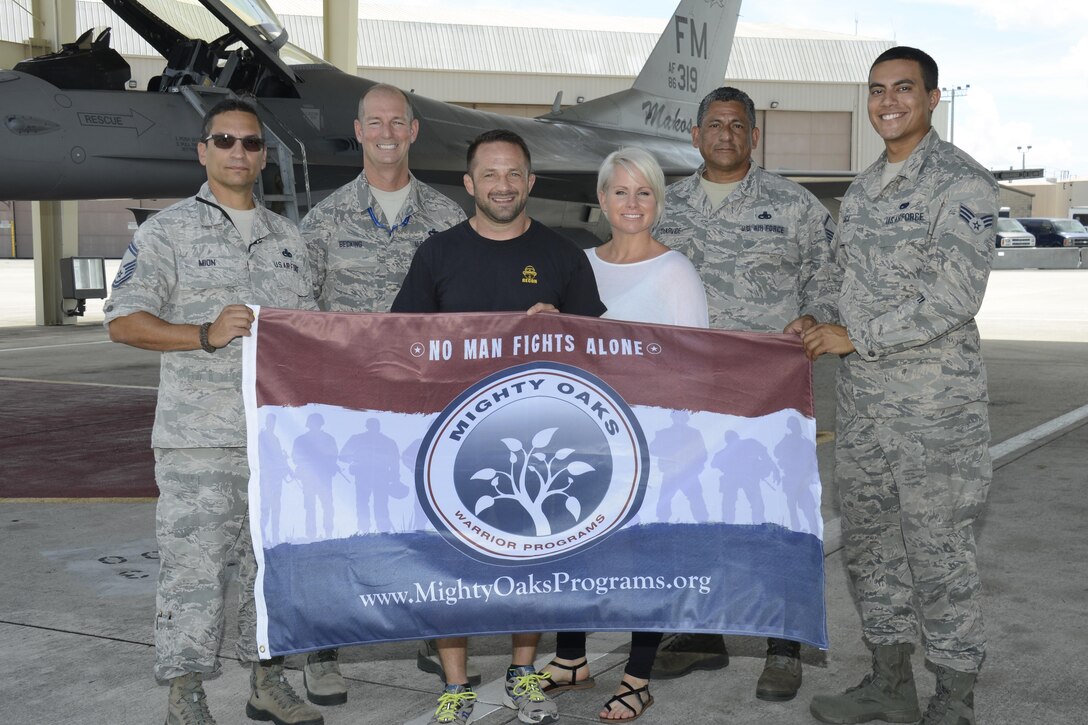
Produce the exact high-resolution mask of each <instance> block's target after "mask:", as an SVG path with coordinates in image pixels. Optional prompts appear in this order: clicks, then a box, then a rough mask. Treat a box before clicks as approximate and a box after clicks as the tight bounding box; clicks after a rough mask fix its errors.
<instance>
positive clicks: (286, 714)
mask: <svg viewBox="0 0 1088 725" xmlns="http://www.w3.org/2000/svg"><path fill="white" fill-rule="evenodd" d="M249 685H250V695H249V702H247V703H246V716H247V717H249V719H250V720H271V721H272V722H274V723H276V725H325V718H324V717H322V715H321V713H320V712H318V711H317V710H316V709H315V708H313V707H311V706H310V705H308V704H306V703H305V702H304V701H303V700H302V698H300V697H299V696H298V695H296V694H295V691H294V690H293V689H291V684H290V683H289V682H287V677H286V676H285V675H284V674H283V658H282V657H277V658H276V659H274V660H263V661H261V662H254V663H253V672H252V673H251V674H250V676H249Z"/></svg>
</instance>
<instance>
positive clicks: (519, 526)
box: [416, 362, 649, 564]
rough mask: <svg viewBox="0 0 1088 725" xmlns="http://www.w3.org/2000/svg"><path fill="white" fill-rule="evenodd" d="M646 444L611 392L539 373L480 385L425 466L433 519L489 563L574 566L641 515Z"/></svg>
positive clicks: (456, 405) (421, 482)
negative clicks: (569, 562)
mask: <svg viewBox="0 0 1088 725" xmlns="http://www.w3.org/2000/svg"><path fill="white" fill-rule="evenodd" d="M648 475H649V457H648V453H647V446H646V437H645V435H644V434H643V432H642V428H641V427H640V426H639V424H638V420H636V419H635V417H634V415H633V414H632V413H631V409H630V408H629V407H628V405H627V403H625V402H624V401H623V399H622V398H620V396H619V395H617V394H616V391H614V390H612V388H610V387H609V386H608V385H607V384H605V383H604V381H602V380H600V379H599V378H597V377H596V376H594V375H590V374H589V373H587V372H585V371H584V370H579V369H578V368H576V367H572V366H570V365H560V364H558V363H550V362H536V363H528V364H525V365H519V366H517V367H512V368H508V369H506V370H502V371H500V372H498V373H495V374H494V375H491V376H489V377H487V378H485V379H484V380H481V381H480V382H478V383H476V384H475V385H473V386H472V387H471V388H469V389H468V390H466V391H465V392H464V393H462V394H461V395H460V396H458V397H457V399H456V400H454V401H453V402H452V403H450V404H449V405H448V406H447V407H446V409H445V410H443V411H442V413H441V414H440V415H439V416H438V418H437V419H436V420H435V422H434V423H433V424H432V425H431V428H430V430H429V431H428V432H427V436H426V438H425V439H424V441H423V444H422V445H421V446H420V449H419V458H418V459H417V461H416V489H417V493H418V496H419V501H420V503H421V504H422V506H423V509H424V511H425V512H426V513H427V516H428V517H429V518H430V520H431V522H432V523H433V524H434V526H435V528H437V529H438V530H439V531H440V532H445V534H446V535H447V538H448V540H450V541H452V542H453V543H454V545H455V546H457V548H459V549H461V550H462V551H464V552H465V553H467V554H468V555H470V556H472V557H473V558H476V559H479V560H481V561H486V562H488V563H499V564H501V563H508V564H514V563H522V562H527V561H542V560H547V559H553V558H560V557H563V556H567V555H569V554H571V553H573V552H574V551H576V550H578V549H582V548H585V547H587V546H591V545H593V544H596V543H599V542H600V541H602V540H603V539H604V538H605V537H607V536H609V535H610V534H612V533H613V532H615V531H617V530H618V529H619V528H620V527H622V526H623V524H625V523H626V522H627V521H628V520H629V519H630V518H631V517H632V516H634V514H635V513H636V512H637V511H638V509H639V506H640V505H641V503H642V497H643V495H644V494H645V490H646V479H647V477H648Z"/></svg>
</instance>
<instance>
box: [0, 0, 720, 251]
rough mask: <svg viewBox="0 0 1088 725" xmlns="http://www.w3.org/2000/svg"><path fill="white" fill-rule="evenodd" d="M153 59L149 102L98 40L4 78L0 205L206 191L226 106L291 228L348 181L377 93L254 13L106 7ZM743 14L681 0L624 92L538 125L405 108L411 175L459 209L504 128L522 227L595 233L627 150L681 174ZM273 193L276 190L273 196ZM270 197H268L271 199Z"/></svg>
mask: <svg viewBox="0 0 1088 725" xmlns="http://www.w3.org/2000/svg"><path fill="white" fill-rule="evenodd" d="M103 2H105V4H106V5H108V6H109V7H110V8H111V9H112V10H113V11H114V12H115V13H116V14H117V15H118V16H119V17H120V18H121V19H122V20H123V21H124V22H125V23H127V24H128V25H129V26H130V27H131V28H132V29H133V30H135V31H136V32H137V33H139V34H140V35H141V36H142V37H143V38H144V39H145V40H147V42H148V43H150V44H151V46H152V47H154V48H155V49H156V50H157V51H158V52H159V53H161V54H162V56H163V59H164V62H165V65H164V67H163V71H162V73H161V74H160V75H158V76H156V77H155V78H153V79H152V81H151V83H150V84H149V87H148V88H147V89H146V90H126V89H125V85H126V82H127V81H128V78H129V73H128V64H127V63H126V62H125V61H124V59H123V58H122V57H121V56H120V55H119V54H118V53H117V52H116V51H115V50H113V49H111V48H110V47H109V36H110V33H109V31H108V30H107V31H103V32H100V33H99V34H98V36H97V37H95V36H94V34H93V31H88V32H86V33H84V34H83V35H82V36H81V37H80V38H79V39H78V40H77V41H75V42H73V43H67V44H65V45H64V47H63V48H62V49H61V50H60V51H58V52H56V53H51V54H48V55H44V56H39V57H37V58H33V59H30V60H27V61H23V62H21V63H19V64H17V65H16V67H15V69H13V70H10V71H6V70H4V71H0V108H3V109H5V110H4V111H3V112H0V122H2V126H0V158H2V159H3V162H4V174H3V175H2V176H0V198H2V199H15V200H68V199H101V198H136V199H140V198H145V199H146V198H168V197H181V196H186V195H188V194H191V193H192V191H193V189H194V188H196V187H197V186H198V185H199V184H200V182H201V180H202V179H203V176H204V173H203V169H201V168H200V166H199V165H197V164H195V163H194V159H195V156H196V152H195V146H196V144H197V141H198V136H199V125H200V117H201V116H202V115H203V113H204V111H205V110H206V109H207V108H209V107H210V106H211V105H213V104H214V103H215V102H216V101H218V100H219V99H221V98H223V97H224V96H225V95H229V94H237V95H243V96H251V97H252V98H253V99H255V101H256V103H257V105H258V107H259V108H260V110H261V112H262V115H263V119H264V122H265V125H266V128H265V134H266V137H268V138H269V139H270V142H271V143H270V153H269V166H270V168H271V170H272V171H273V173H274V175H275V176H276V177H277V178H278V180H279V186H280V187H283V188H280V189H278V190H276V189H270V187H269V181H268V180H266V182H265V186H264V188H265V191H266V192H268V194H269V196H268V197H266V201H267V200H269V199H274V200H278V201H279V202H280V203H283V204H285V206H286V209H287V211H288V212H289V213H292V214H297V213H298V212H299V210H305V208H306V207H307V206H309V205H310V204H312V203H315V202H316V201H318V200H319V199H320V198H322V197H323V196H324V194H326V193H328V192H330V191H331V190H332V189H334V188H336V187H338V186H340V185H341V184H343V183H345V182H347V181H348V180H350V179H351V178H353V177H354V176H356V175H357V174H358V173H359V168H360V166H361V151H360V148H359V144H358V142H357V141H356V139H355V136H354V131H353V127H352V122H353V121H354V119H355V117H356V103H357V100H358V98H359V96H360V95H361V94H362V93H363V92H364V91H365V90H366V89H367V88H368V87H370V86H371V85H372V84H373V81H370V80H367V79H365V78H360V77H358V76H354V75H350V74H347V73H344V72H342V71H341V70H339V69H337V68H335V67H333V66H331V65H329V64H327V63H325V62H324V61H322V60H320V59H318V58H315V57H313V56H311V55H310V54H308V53H306V52H305V51H304V50H302V49H301V48H298V47H296V46H294V45H292V44H290V43H289V42H288V38H287V32H286V31H285V30H284V28H283V25H282V24H281V23H280V22H279V20H278V19H277V18H276V16H275V14H274V13H273V12H272V10H271V9H270V8H269V7H268V5H267V4H266V3H265V1H264V0H199V5H198V4H197V3H196V2H195V1H194V0H190V1H188V2H185V3H178V2H173V1H171V0H141V1H140V2H137V0H103ZM739 11H740V0H682V1H681V2H680V4H679V5H678V6H677V8H676V11H675V12H674V13H673V15H672V17H671V18H670V19H669V21H668V25H667V26H666V28H665V31H664V32H663V34H662V35H661V38H660V39H659V40H658V42H657V45H656V47H655V48H654V50H653V52H652V53H651V55H650V57H649V59H648V60H647V61H646V64H645V66H644V67H643V68H642V71H641V72H640V73H639V75H638V78H637V79H636V80H635V83H634V85H633V86H632V87H631V88H630V89H628V90H625V91H621V92H619V93H615V94H612V95H609V96H605V97H603V98H600V99H596V100H592V101H589V102H587V103H582V104H578V105H575V106H571V107H568V108H566V109H562V108H561V105H560V99H559V98H557V99H556V103H555V105H554V107H553V111H552V112H551V113H549V114H546V115H544V116H541V117H539V118H535V119H532V118H518V117H511V116H503V115H499V114H494V113H487V112H484V111H477V110H472V109H467V108H462V107H459V106H454V105H451V104H447V103H443V102H440V101H435V100H432V99H429V98H425V97H422V96H419V95H415V94H409V98H410V100H411V103H412V105H413V107H414V109H415V114H416V116H417V117H418V118H419V121H420V133H419V139H418V140H417V141H416V143H415V144H414V145H413V147H412V156H411V161H412V169H413V172H414V173H415V174H416V175H417V176H418V177H419V178H420V179H422V180H423V181H425V182H428V183H431V184H434V185H437V186H438V187H439V188H441V189H442V190H443V191H444V192H446V193H448V194H450V195H451V196H454V198H458V199H460V200H462V201H464V202H465V203H466V204H468V197H467V194H466V193H465V192H464V189H463V187H462V184H461V176H462V174H463V172H464V165H465V161H464V156H465V150H466V149H467V147H468V144H469V142H470V141H471V140H472V139H473V138H474V137H475V136H476V135H477V134H479V133H480V132H482V131H485V130H490V129H494V128H500V127H502V128H509V129H511V130H513V131H516V132H517V133H519V134H521V135H522V136H523V137H524V138H525V139H526V140H527V142H528V144H529V147H530V149H531V151H532V156H533V167H534V171H535V173H536V174H537V184H536V186H535V188H534V189H533V197H534V199H533V201H532V206H530V213H531V214H533V216H534V217H536V218H538V219H540V220H541V221H544V222H545V223H549V224H551V225H552V226H556V227H563V228H580V229H583V230H584V229H593V228H594V225H595V224H596V218H595V215H594V214H593V213H592V209H593V207H594V206H595V205H596V203H597V199H596V190H595V185H596V173H597V168H598V166H599V164H600V162H601V161H602V160H603V158H604V157H605V156H606V155H607V154H608V153H610V152H611V151H614V150H615V149H617V148H620V147H622V146H628V145H633V146H640V147H642V148H644V149H647V150H648V151H650V152H651V153H653V154H654V155H655V156H656V157H657V159H658V161H659V162H660V163H661V165H662V167H663V168H664V169H665V171H666V174H667V175H669V176H670V177H679V176H682V175H686V174H689V173H691V171H692V170H693V169H694V168H695V167H696V166H697V165H698V163H699V161H700V159H699V155H698V153H697V151H696V150H695V149H694V148H693V147H692V144H691V128H692V126H693V125H694V123H695V115H696V110H697V107H698V103H699V101H700V100H701V99H702V97H703V96H704V95H705V94H706V93H707V92H708V91H709V90H711V89H713V88H714V87H716V86H718V85H721V82H722V79H723V78H724V76H725V69H726V65H727V64H728V62H729V53H730V50H731V48H732V45H733V36H734V33H735V30H736V25H737V16H738V13H739ZM275 185H276V183H272V186H275ZM277 193H278V196H277V195H276V194H277Z"/></svg>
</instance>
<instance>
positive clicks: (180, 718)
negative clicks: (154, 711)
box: [166, 672, 215, 725]
mask: <svg viewBox="0 0 1088 725" xmlns="http://www.w3.org/2000/svg"><path fill="white" fill-rule="evenodd" d="M166 725H215V719H214V718H212V714H211V712H209V711H208V700H207V697H205V695H204V682H203V679H202V678H201V676H200V673H199V672H188V673H186V674H184V675H181V676H180V677H175V678H174V679H172V680H170V700H169V704H168V705H167V707H166Z"/></svg>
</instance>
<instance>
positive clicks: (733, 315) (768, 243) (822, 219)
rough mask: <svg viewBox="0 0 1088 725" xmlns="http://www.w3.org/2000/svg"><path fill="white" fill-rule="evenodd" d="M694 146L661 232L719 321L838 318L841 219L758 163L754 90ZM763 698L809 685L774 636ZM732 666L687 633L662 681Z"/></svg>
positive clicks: (719, 96)
mask: <svg viewBox="0 0 1088 725" xmlns="http://www.w3.org/2000/svg"><path fill="white" fill-rule="evenodd" d="M692 144H693V145H694V146H695V147H696V148H698V149H699V153H700V154H701V155H702V157H703V165H702V166H701V167H700V168H699V169H698V170H697V171H696V172H695V173H694V174H692V175H691V176H689V177H688V178H686V179H683V180H681V181H678V182H676V183H675V184H672V185H671V186H669V188H668V190H667V191H666V194H665V214H664V215H663V216H662V218H661V219H660V220H659V221H658V223H657V224H656V226H655V227H654V238H656V239H658V240H660V241H661V242H663V243H665V244H667V245H668V246H670V247H672V248H673V249H677V250H679V251H681V252H684V253H685V254H687V255H688V257H689V258H690V259H691V261H692V263H693V264H694V265H695V268H696V269H697V270H698V271H699V274H700V276H701V277H702V278H703V284H704V286H705V287H706V292H707V303H708V305H709V310H710V326H711V327H715V328H719V329H725V330H747V331H752V332H783V331H786V332H800V331H801V330H803V329H806V328H807V327H811V326H812V325H815V324H816V323H817V321H835V320H837V319H838V317H837V311H836V307H835V297H836V293H837V288H836V286H835V280H834V267H833V264H832V260H833V240H834V237H835V223H834V221H833V220H832V219H831V215H830V214H828V212H827V209H826V208H825V207H824V206H823V205H822V204H821V203H820V202H819V200H818V199H817V198H816V197H815V196H813V195H812V194H811V193H810V192H809V191H807V190H806V189H804V188H803V187H801V186H800V185H798V184H796V183H794V182H792V181H790V180H788V179H784V178H782V177H781V176H777V175H775V174H772V173H769V172H767V171H764V170H763V169H761V168H760V167H759V166H758V165H756V164H755V163H754V162H753V161H752V150H753V149H755V148H756V147H757V146H758V144H759V129H758V128H757V127H756V111H755V105H754V104H753V103H752V99H751V98H749V97H748V94H746V93H744V92H743V91H740V90H738V89H736V88H730V87H728V86H726V87H722V88H718V89H715V90H714V91H711V92H710V94H709V95H707V96H706V98H704V99H703V101H702V103H701V104H700V105H699V111H698V116H697V118H696V127H695V128H694V129H692ZM767 644H768V647H767V659H766V663H765V666H764V670H763V674H762V675H761V676H760V678H759V681H758V683H757V684H756V697H758V698H760V699H763V700H776V701H781V700H790V699H792V698H793V697H794V696H795V695H796V694H797V690H798V688H799V687H800V686H801V659H800V644H799V643H797V642H791V641H788V640H783V639H773V638H772V639H769V640H768V641H767ZM728 663H729V655H728V653H727V652H726V649H725V642H724V640H723V639H722V638H721V637H720V636H718V635H680V636H679V637H676V638H674V639H673V640H672V641H670V642H669V643H667V644H666V645H665V646H664V647H663V648H662V650H661V653H660V654H659V656H658V659H657V662H656V664H655V666H654V671H653V676H654V678H669V677H680V676H682V675H684V674H686V673H687V672H689V671H691V670H695V669H708V670H709V669H717V668H719V667H725V666H726V665H727V664H728Z"/></svg>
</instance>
